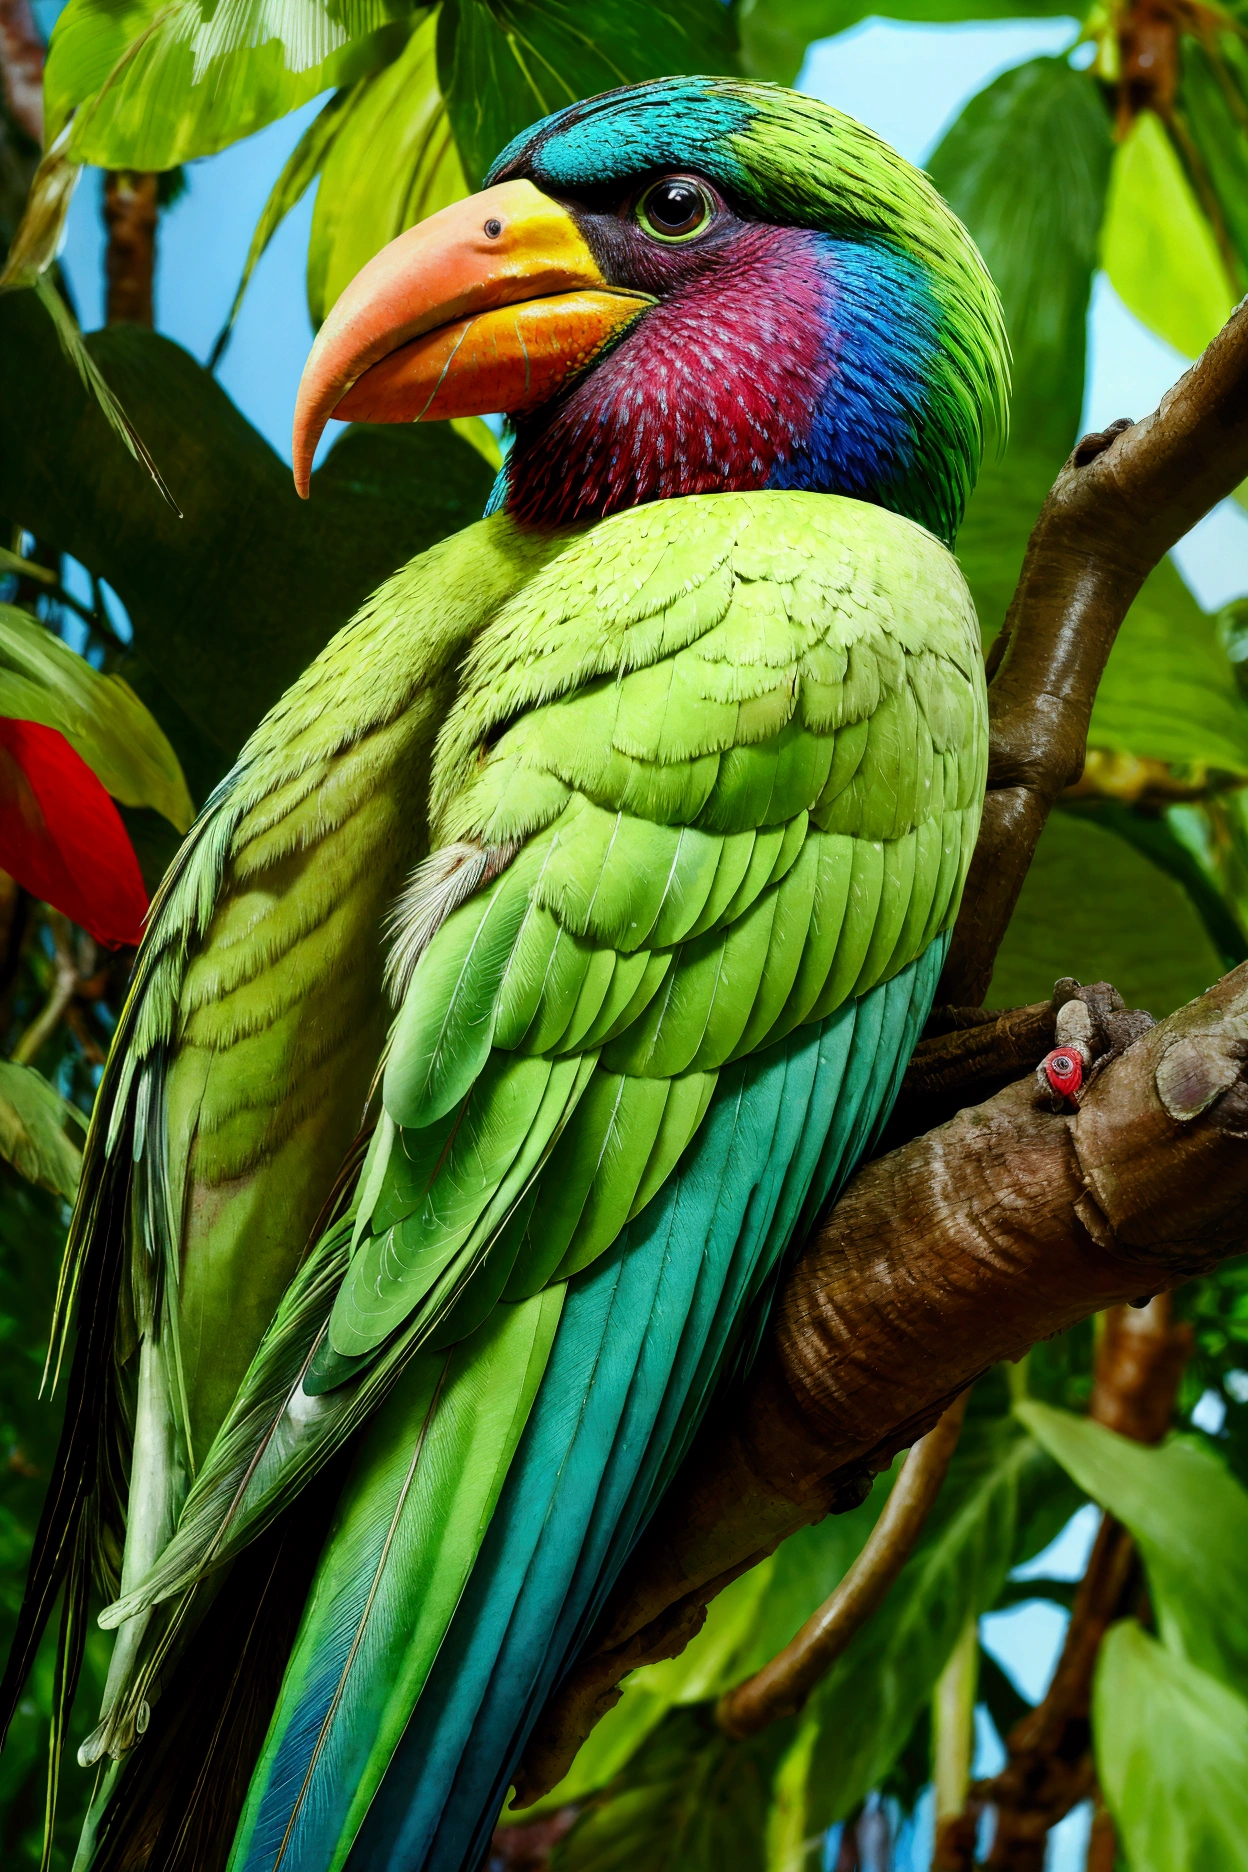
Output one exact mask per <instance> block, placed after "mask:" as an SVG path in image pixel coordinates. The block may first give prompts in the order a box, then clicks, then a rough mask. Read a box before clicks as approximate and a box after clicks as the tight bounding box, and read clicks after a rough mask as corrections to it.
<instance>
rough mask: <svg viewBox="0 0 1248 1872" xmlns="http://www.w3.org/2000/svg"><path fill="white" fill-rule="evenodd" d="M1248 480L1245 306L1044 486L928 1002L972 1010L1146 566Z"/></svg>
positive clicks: (995, 675) (1077, 751)
mask: <svg viewBox="0 0 1248 1872" xmlns="http://www.w3.org/2000/svg"><path fill="white" fill-rule="evenodd" d="M1246 475H1248V302H1245V304H1244V305H1241V306H1239V307H1238V309H1237V310H1236V311H1235V312H1233V313H1232V315H1231V317H1230V319H1229V320H1228V321H1227V323H1226V325H1225V326H1224V327H1223V329H1222V331H1221V332H1219V334H1218V336H1217V337H1216V338H1215V339H1214V340H1213V343H1212V344H1211V345H1210V346H1209V348H1208V349H1207V350H1206V351H1205V352H1204V354H1203V355H1202V356H1201V357H1200V358H1198V359H1197V361H1196V363H1195V364H1193V366H1192V368H1191V369H1190V370H1189V371H1188V372H1186V374H1185V375H1184V376H1183V377H1181V378H1180V379H1179V381H1178V383H1177V384H1175V386H1174V388H1173V389H1172V390H1169V391H1167V393H1166V395H1165V396H1164V397H1163V398H1162V400H1161V403H1160V405H1159V406H1158V408H1157V409H1156V410H1155V411H1154V412H1153V414H1152V415H1151V416H1147V417H1145V419H1144V420H1143V422H1139V423H1135V424H1133V425H1131V426H1129V427H1127V428H1125V429H1121V430H1119V429H1118V428H1117V426H1116V425H1115V427H1114V428H1112V429H1110V430H1106V431H1104V432H1103V433H1102V434H1100V435H1094V436H1085V437H1084V439H1083V441H1082V442H1080V444H1079V446H1078V447H1077V448H1076V449H1075V451H1074V453H1073V454H1072V455H1071V457H1070V460H1069V461H1068V462H1067V463H1066V466H1065V467H1064V468H1063V469H1062V471H1061V473H1060V474H1059V475H1058V477H1057V480H1056V482H1055V483H1054V485H1053V488H1052V490H1051V492H1050V494H1049V497H1048V499H1047V500H1046V501H1045V504H1044V506H1043V508H1042V509H1041V513H1040V518H1039V519H1038V520H1037V522H1036V525H1035V528H1034V530H1033V532H1032V535H1031V540H1030V543H1029V545H1028V547H1027V556H1026V558H1025V560H1024V561H1023V570H1022V573H1021V576H1020V578H1019V582H1018V589H1017V591H1016V592H1015V594H1014V599H1013V602H1012V604H1011V605H1010V609H1009V614H1008V615H1007V617H1006V620H1005V625H1004V628H1003V629H1002V631H1001V635H1000V636H999V637H998V638H997V640H996V642H995V644H994V645H993V648H992V654H991V656H990V658H989V675H990V679H991V680H990V683H989V688H988V709H989V719H990V723H991V747H990V754H989V765H988V795H987V799H986V801H985V804H984V817H983V821H982V824H981V827H980V834H979V841H978V843H977V845H976V847H975V856H974V859H973V860H972V863H971V869H970V874H969V876H968V878H967V881H966V890H965V892H964V893H963V897H962V909H961V912H960V914H959V916H958V921H957V927H956V929H955V930H954V936H953V943H952V945H951V947H950V951H949V958H948V960H947V962H946V963H945V972H944V975H943V977H942V980H941V984H940V994H939V999H940V1000H941V1001H946V1002H951V1003H957V1004H963V1005H976V1004H978V1003H979V1002H980V1001H982V1000H983V998H984V995H985V994H986V993H987V990H988V983H989V981H990V979H991V977H992V966H993V963H994V961H995V960H996V954H997V950H998V948H999V947H1000V944H1001V939H1002V937H1003V936H1004V934H1005V930H1006V925H1007V924H1008V923H1009V920H1010V916H1011V914H1012V913H1013V910H1014V906H1015V904H1016V903H1017V901H1018V893H1019V891H1020V890H1021V889H1022V884H1023V879H1024V877H1025V876H1026V875H1027V868H1028V866H1029V865H1030V863H1031V857H1032V853H1033V852H1034V851H1035V848H1036V841H1037V840H1038V838H1039V837H1040V834H1041V832H1042V831H1043V830H1044V824H1045V821H1046V819H1047V818H1048V816H1049V810H1050V808H1051V807H1052V805H1053V802H1054V800H1056V798H1057V796H1058V794H1059V793H1060V792H1062V790H1063V788H1065V787H1067V786H1071V785H1073V784H1074V783H1075V782H1076V781H1077V780H1078V779H1079V778H1080V776H1081V774H1082V772H1083V760H1084V752H1085V749H1086V744H1087V734H1088V722H1089V720H1090V718H1091V714H1092V702H1093V699H1094V697H1095V695H1096V688H1097V684H1098V683H1099V681H1100V679H1101V673H1102V671H1103V670H1104V668H1105V664H1106V662H1107V660H1108V657H1109V653H1110V651H1111V650H1112V649H1113V646H1114V639H1115V637H1116V636H1117V635H1118V627H1119V625H1120V624H1121V623H1122V620H1123V618H1124V617H1125V616H1126V614H1127V611H1128V609H1129V608H1130V606H1131V603H1132V600H1133V599H1134V598H1135V596H1136V593H1137V592H1138V591H1139V589H1140V586H1141V585H1142V584H1143V583H1144V580H1145V579H1146V578H1147V576H1148V574H1149V573H1150V572H1151V571H1152V569H1153V567H1154V566H1155V565H1156V564H1157V563H1158V561H1159V560H1161V559H1162V558H1163V557H1164V555H1165V554H1166V553H1167V552H1169V550H1170V548H1171V547H1172V546H1173V545H1174V544H1175V542H1176V540H1179V539H1181V538H1182V537H1183V535H1184V534H1185V533H1186V532H1188V530H1189V529H1190V528H1191V527H1193V526H1195V524H1196V522H1197V521H1198V520H1199V519H1200V518H1201V517H1202V516H1203V515H1204V514H1206V513H1208V511H1209V509H1210V508H1211V507H1213V506H1215V505H1216V504H1217V502H1218V501H1220V500H1222V499H1224V498H1225V497H1226V495H1228V494H1230V493H1231V492H1232V491H1233V489H1235V488H1236V487H1238V485H1239V483H1240V482H1241V481H1242V480H1243V479H1244V478H1245V476H1246Z"/></svg>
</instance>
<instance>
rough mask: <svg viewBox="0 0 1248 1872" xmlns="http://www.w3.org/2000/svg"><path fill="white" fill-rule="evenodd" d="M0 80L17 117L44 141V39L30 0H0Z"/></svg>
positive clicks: (34, 138)
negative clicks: (40, 34) (40, 33)
mask: <svg viewBox="0 0 1248 1872" xmlns="http://www.w3.org/2000/svg"><path fill="white" fill-rule="evenodd" d="M0 81H2V82H3V87H4V102H5V105H6V107H7V109H8V112H9V115H10V116H11V117H12V119H13V121H14V122H15V123H17V124H19V125H20V126H21V128H22V129H23V130H24V131H25V132H26V135H27V136H28V137H29V138H30V140H31V142H32V143H34V144H35V145H36V146H37V147H38V146H41V145H42V143H43V41H42V39H41V38H40V37H39V29H38V27H37V26H36V25H35V16H34V14H33V13H32V12H31V10H30V0H0Z"/></svg>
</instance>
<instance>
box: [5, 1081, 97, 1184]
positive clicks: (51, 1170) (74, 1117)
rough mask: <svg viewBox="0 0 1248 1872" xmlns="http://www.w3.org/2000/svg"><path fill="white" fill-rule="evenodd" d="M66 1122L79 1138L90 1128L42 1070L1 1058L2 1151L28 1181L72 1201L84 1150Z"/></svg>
mask: <svg viewBox="0 0 1248 1872" xmlns="http://www.w3.org/2000/svg"><path fill="white" fill-rule="evenodd" d="M67 1125H71V1126H72V1127H73V1129H74V1131H75V1132H76V1133H77V1135H78V1137H79V1138H80V1139H81V1137H82V1135H83V1133H84V1132H85V1131H86V1119H85V1118H84V1117H83V1115H82V1113H81V1112H80V1111H78V1110H77V1108H76V1107H75V1106H73V1105H68V1104H66V1102H65V1100H64V1099H63V1098H62V1097H61V1095H60V1093H59V1092H58V1091H57V1090H56V1088H55V1086H51V1085H49V1084H48V1082H47V1080H46V1079H45V1078H44V1076H43V1074H42V1073H37V1072H36V1071H35V1069H34V1067H33V1066H19V1065H18V1064H17V1063H16V1061H14V1060H0V1157H3V1158H4V1159H5V1161H6V1162H7V1163H11V1164H12V1166H13V1168H14V1169H15V1170H16V1171H17V1174H18V1175H19V1176H21V1177H25V1179H26V1181H27V1182H28V1183H37V1184H38V1185H39V1187H40V1188H41V1189H46V1190H51V1191H52V1193H53V1194H54V1195H56V1196H63V1197H64V1199H65V1201H66V1202H72V1201H73V1199H74V1197H75V1196H76V1195H77V1193H78V1173H79V1171H80V1169H81V1168H82V1152H81V1149H80V1147H79V1145H77V1144H73V1143H71V1142H70V1140H69V1138H68V1137H67V1136H66V1135H65V1130H66V1126H67Z"/></svg>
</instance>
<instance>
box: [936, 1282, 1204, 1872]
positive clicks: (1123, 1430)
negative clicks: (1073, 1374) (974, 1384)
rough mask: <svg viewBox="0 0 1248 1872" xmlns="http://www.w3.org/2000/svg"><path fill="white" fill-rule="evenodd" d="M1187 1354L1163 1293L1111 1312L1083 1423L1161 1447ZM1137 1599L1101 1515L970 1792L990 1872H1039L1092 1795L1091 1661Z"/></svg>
mask: <svg viewBox="0 0 1248 1872" xmlns="http://www.w3.org/2000/svg"><path fill="white" fill-rule="evenodd" d="M1191 1349H1192V1330H1191V1327H1190V1326H1186V1325H1175V1324H1174V1322H1173V1320H1172V1317H1171V1305H1170V1295H1169V1294H1168V1293H1161V1294H1158V1295H1156V1297H1155V1298H1154V1299H1153V1300H1151V1301H1150V1302H1149V1304H1148V1305H1147V1306H1146V1307H1140V1308H1131V1307H1114V1308H1112V1309H1111V1310H1110V1312H1109V1313H1108V1314H1107V1315H1106V1318H1105V1329H1104V1331H1103V1333H1102V1335H1101V1340H1100V1344H1099V1346H1098V1348H1097V1358H1096V1373H1095V1380H1094V1384H1093V1390H1092V1400H1091V1404H1090V1406H1089V1412H1088V1414H1089V1416H1091V1417H1094V1418H1095V1419H1096V1420H1097V1422H1098V1423H1103V1424H1106V1425H1108V1427H1109V1428H1110V1429H1111V1430H1115V1431H1117V1432H1118V1434H1119V1435H1120V1436H1126V1437H1130V1438H1132V1440H1133V1441H1135V1442H1137V1443H1160V1441H1161V1439H1162V1438H1163V1437H1164V1436H1165V1434H1166V1431H1167V1430H1168V1429H1169V1427H1170V1422H1171V1419H1172V1417H1173V1415H1174V1405H1175V1399H1176V1398H1177V1396H1178V1391H1179V1384H1180V1381H1181V1379H1182V1377H1183V1371H1184V1368H1185V1366H1186V1364H1187V1361H1188V1358H1189V1357H1190V1356H1191ZM1139 1596H1140V1580H1139V1565H1138V1559H1137V1556H1136V1551H1135V1542H1134V1541H1133V1540H1132V1538H1131V1536H1130V1534H1128V1532H1127V1530H1126V1528H1124V1527H1123V1525H1122V1523H1121V1522H1120V1521H1115V1520H1114V1518H1113V1517H1112V1515H1105V1516H1104V1517H1103V1519H1102V1521H1101V1525H1100V1529H1099V1530H1098V1533H1097V1537H1096V1542H1095V1545H1094V1546H1093V1549H1092V1554H1091V1557H1090V1559H1089V1561H1088V1566H1087V1571H1086V1572H1085V1574H1084V1576H1083V1580H1082V1582H1081V1583H1080V1587H1079V1591H1078V1593H1077V1595H1076V1598H1075V1605H1074V1610H1073V1612H1072V1614H1071V1620H1070V1625H1069V1627H1068V1628H1067V1632H1066V1640H1065V1643H1064V1644H1063V1646H1062V1653H1061V1656H1060V1658H1059V1659H1058V1662H1057V1666H1056V1669H1055V1670H1054V1673H1053V1681H1052V1683H1051V1684H1050V1685H1049V1688H1048V1690H1047V1692H1046V1694H1045V1696H1044V1699H1043V1701H1042V1702H1041V1703H1040V1704H1038V1705H1037V1707H1036V1708H1035V1709H1034V1710H1030V1711H1029V1712H1028V1714H1027V1715H1026V1716H1024V1717H1023V1719H1022V1720H1021V1722H1019V1723H1018V1724H1016V1726H1015V1727H1014V1729H1013V1730H1012V1731H1011V1732H1010V1734H1009V1736H1008V1737H1007V1738H1006V1749H1007V1751H1008V1756H1009V1759H1008V1761H1007V1763H1006V1765H1005V1767H1004V1768H1003V1769H1002V1770H1001V1772H1000V1774H998V1775H996V1776H994V1777H993V1779H992V1780H991V1781H986V1782H981V1783H980V1784H979V1786H978V1787H976V1788H975V1789H973V1790H972V1802H971V1806H972V1809H973V1810H974V1811H979V1810H982V1809H983V1808H984V1807H986V1806H993V1807H995V1808H996V1826H995V1829H994V1831H993V1842H992V1848H991V1851H990V1852H989V1855H988V1858H987V1860H986V1862H985V1863H986V1864H987V1865H988V1866H991V1867H992V1868H993V1872H1043V1866H1044V1859H1045V1846H1046V1841H1047V1838H1048V1834H1049V1831H1050V1829H1051V1828H1052V1827H1055V1826H1056V1825H1057V1823H1058V1821H1059V1820H1062V1819H1064V1818H1065V1816H1066V1815H1067V1814H1068V1813H1069V1812H1070V1810H1071V1808H1072V1807H1074V1806H1076V1805H1077V1803H1078V1802H1079V1801H1081V1800H1084V1799H1086V1798H1087V1796H1088V1795H1089V1794H1091V1792H1092V1791H1093V1788H1094V1786H1095V1783H1096V1768H1095V1764H1094V1762H1093V1758H1092V1730H1091V1722H1090V1710H1091V1704H1092V1678H1093V1673H1094V1671H1095V1669H1096V1660H1097V1657H1098V1655H1099V1652H1100V1647H1101V1640H1102V1639H1103V1637H1104V1635H1105V1632H1106V1630H1107V1628H1108V1626H1109V1625H1110V1624H1111V1623H1112V1622H1113V1621H1114V1620H1115V1619H1117V1618H1122V1617H1124V1616H1126V1615H1127V1614H1128V1613H1130V1612H1131V1611H1133V1610H1134V1609H1135V1605H1136V1602H1137V1601H1138V1599H1139ZM1111 1864H1112V1861H1111Z"/></svg>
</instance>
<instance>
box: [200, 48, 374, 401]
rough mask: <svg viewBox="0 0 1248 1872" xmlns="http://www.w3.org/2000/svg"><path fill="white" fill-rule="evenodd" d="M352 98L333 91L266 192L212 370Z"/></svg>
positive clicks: (345, 93) (351, 91)
mask: <svg viewBox="0 0 1248 1872" xmlns="http://www.w3.org/2000/svg"><path fill="white" fill-rule="evenodd" d="M365 82H366V81H365ZM354 95H355V90H354V88H353V89H352V90H349V91H335V93H334V95H333V96H332V97H331V98H330V100H329V102H328V103H327V104H326V105H325V107H324V109H323V110H321V111H318V113H317V115H316V116H315V117H314V118H313V119H312V122H311V123H310V124H309V125H308V127H307V129H306V130H305V131H304V133H303V135H302V136H301V137H300V139H299V141H298V142H297V143H296V145H295V147H294V149H293V150H292V151H291V153H290V155H289V157H288V158H287V159H286V163H285V165H284V167H283V169H282V173H281V174H280V175H279V176H278V178H277V181H276V182H275V183H274V184H273V187H272V188H271V189H270V190H269V198H268V200H267V201H266V202H265V204H264V207H263V209H262V210H261V213H260V219H259V220H258V221H257V222H256V226H255V231H254V233H253V234H252V237H251V246H250V247H249V248H248V249H247V259H246V261H245V263H244V265H243V276H242V278H241V279H240V280H239V282H238V291H237V292H236V293H235V294H234V303H233V305H232V306H231V307H230V314H229V317H228V318H227V319H226V321H225V328H224V330H223V331H222V332H221V335H220V337H219V338H218V339H217V342H216V345H215V346H214V348H213V354H212V364H213V367H214V368H215V366H216V362H217V359H218V358H219V357H220V355H221V353H222V351H223V350H224V349H225V344H226V340H227V339H228V337H229V335H230V331H231V329H232V327H233V324H234V321H235V319H236V318H237V317H238V314H239V309H240V307H241V306H242V303H243V295H244V294H245V292H246V291H247V287H248V284H249V282H250V280H251V276H252V274H253V273H254V272H255V270H256V268H257V266H258V265H259V264H260V260H261V257H262V255H263V254H264V251H265V249H266V248H267V246H268V244H269V242H270V241H271V240H272V238H273V236H274V235H275V234H276V233H277V230H278V228H279V227H280V226H281V225H282V222H283V221H284V220H285V219H286V216H287V215H288V214H289V213H290V211H291V209H292V208H294V207H296V206H297V204H298V203H299V202H301V201H302V200H303V197H304V196H305V195H306V193H307V191H308V190H309V188H311V186H312V184H313V182H315V180H316V178H317V176H318V175H319V174H320V173H321V167H322V165H323V163H324V161H325V158H326V156H327V155H328V154H329V151H330V148H331V146H332V144H333V141H334V138H335V137H336V136H337V134H338V130H339V128H340V126H341V123H342V113H343V110H344V108H345V107H346V105H347V104H348V103H349V102H350V100H351V98H352V97H353V96H354Z"/></svg>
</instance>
